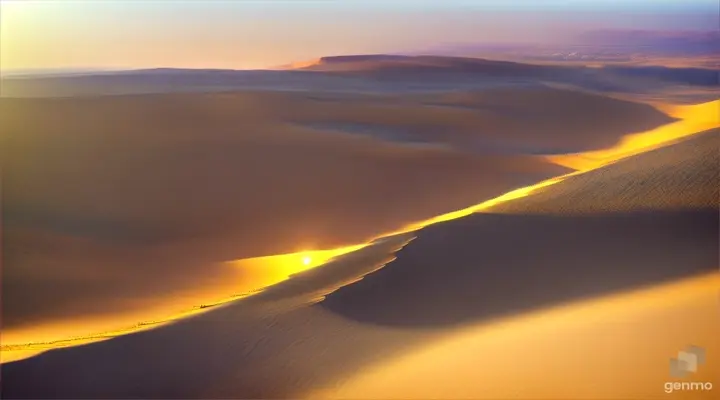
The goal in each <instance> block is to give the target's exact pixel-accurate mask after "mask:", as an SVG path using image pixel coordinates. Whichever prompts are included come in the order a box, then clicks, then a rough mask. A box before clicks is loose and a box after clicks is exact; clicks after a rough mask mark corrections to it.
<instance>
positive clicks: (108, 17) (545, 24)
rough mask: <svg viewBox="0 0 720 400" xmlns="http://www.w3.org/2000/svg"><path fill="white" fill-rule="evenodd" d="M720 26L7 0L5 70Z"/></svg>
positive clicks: (690, 21) (238, 63) (562, 5)
mask: <svg viewBox="0 0 720 400" xmlns="http://www.w3.org/2000/svg"><path fill="white" fill-rule="evenodd" d="M717 26H718V1H717V0H546V1H543V0H255V1H253V0H224V1H219V0H196V1H189V0H186V1H177V0H124V1H119V0H84V1H83V0H73V1H71V0H35V1H33V0H0V69H1V70H4V71H9V70H28V69H33V70H34V69H84V68H155V67H178V68H234V69H244V68H265V67H274V66H279V65H284V64H288V63H292V62H297V61H304V60H310V59H314V58H318V57H322V56H330V55H342V54H367V53H390V52H404V51H417V50H423V49H424V48H436V47H438V46H442V45H446V44H470V43H511V42H540V43H542V42H553V41H559V40H567V39H568V38H572V37H573V35H574V34H576V33H578V32H581V31H586V30H593V29H613V28H618V29H629V28H633V29H675V30H687V29H717Z"/></svg>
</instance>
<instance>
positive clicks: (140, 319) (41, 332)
mask: <svg viewBox="0 0 720 400" xmlns="http://www.w3.org/2000/svg"><path fill="white" fill-rule="evenodd" d="M658 108H660V109H661V111H664V112H666V113H668V114H669V115H671V116H673V117H675V118H678V119H679V120H678V121H676V122H673V123H671V124H668V125H664V126H661V127H659V128H657V129H653V130H650V131H647V132H641V133H636V134H632V135H628V136H626V137H625V138H624V139H623V140H622V141H621V142H620V143H618V144H617V145H616V146H614V147H612V148H610V149H605V150H599V151H593V152H587V153H582V154H571V155H562V156H552V157H548V159H549V160H550V161H552V162H555V163H557V164H560V165H564V166H567V167H570V168H573V169H576V170H577V172H574V173H572V174H569V175H573V174H578V173H583V172H586V171H589V170H591V169H595V168H598V167H600V166H602V165H605V164H608V163H610V162H613V161H616V160H618V159H621V158H625V157H628V156H631V155H634V154H637V153H640V152H643V151H647V150H651V149H654V148H657V147H660V146H662V145H665V144H669V143H672V142H674V141H675V140H677V139H680V138H683V137H685V136H689V135H692V134H694V133H699V132H701V131H704V130H707V129H711V128H715V127H718V126H720V115H718V110H720V101H713V102H709V103H705V104H700V105H693V106H662V107H658ZM567 176H568V175H566V176H563V177H558V178H553V179H550V180H547V181H544V182H540V183H538V184H535V185H532V186H528V187H525V188H520V189H517V190H514V191H511V192H509V193H506V194H504V195H502V196H499V197H497V198H494V199H491V200H489V201H486V202H483V203H481V204H477V205H474V206H471V207H467V208H465V209H462V210H457V211H453V212H449V213H446V214H443V215H439V216H436V217H433V218H430V219H427V220H425V221H421V222H416V223H411V224H408V225H407V226H405V227H402V228H400V229H398V230H397V231H395V232H389V233H384V234H381V235H378V236H376V238H375V239H377V238H381V237H386V236H391V235H395V234H400V233H408V232H413V231H416V230H418V229H421V228H423V227H425V226H428V225H432V224H435V223H439V222H443V221H449V220H452V219H456V218H461V217H464V216H467V215H470V214H472V213H475V212H479V211H482V210H486V209H488V208H490V207H492V206H494V205H496V204H499V203H502V202H506V201H510V200H515V199H519V198H522V197H525V196H528V195H529V194H531V193H532V192H533V191H535V190H537V189H540V188H543V187H546V186H550V185H552V184H555V183H558V182H560V181H562V180H563V179H564V178H565V177H567ZM371 241H372V240H371ZM371 241H368V242H367V243H364V244H358V245H354V246H347V247H342V248H338V249H330V250H316V251H303V252H298V253H291V254H283V255H274V256H267V257H257V258H250V259H241V260H233V261H228V262H227V265H228V266H230V267H232V268H236V269H238V271H240V272H241V275H242V281H243V282H244V284H243V285H241V286H242V287H240V288H237V289H238V290H235V291H234V293H238V292H241V294H235V295H231V294H230V293H233V292H228V290H229V289H227V288H225V289H223V290H220V291H218V290H217V288H206V289H204V292H202V295H200V294H198V295H196V296H195V297H193V299H196V300H197V299H200V298H202V300H198V301H199V304H184V303H183V304H178V302H177V301H176V300H165V304H162V305H158V308H157V309H155V308H153V309H145V310H142V312H134V313H127V315H122V316H119V315H108V316H103V317H92V318H91V317H87V318H83V319H82V320H80V319H77V320H67V321H64V322H62V323H61V324H59V323H56V324H45V325H41V326H40V325H38V326H31V327H27V328H22V329H21V330H3V332H2V333H3V345H2V347H0V351H1V352H2V359H1V362H8V361H12V360H16V359H20V358H25V357H28V356H31V355H33V354H36V353H38V352H41V351H45V350H49V349H53V348H58V347H67V346H74V345H79V344H84V343H89V342H93V341H98V340H104V339H107V338H111V337H114V336H117V335H121V334H126V333H130V332H134V331H138V330H143V329H148V328H153V327H157V326H159V325H162V324H165V323H168V322H171V321H174V320H177V319H179V318H184V317H187V316H189V315H193V314H196V313H199V312H204V311H207V310H208V309H210V308H212V307H214V306H217V305H220V304H223V303H227V302H230V301H235V300H237V299H239V298H242V297H245V296H247V295H251V294H253V293H256V292H258V291H260V290H262V288H264V287H267V286H270V285H274V284H277V283H279V282H282V281H284V280H286V279H288V278H290V277H291V276H292V275H293V274H297V273H300V272H303V271H306V270H309V269H312V268H316V267H318V266H321V265H323V264H325V263H327V262H328V261H329V260H331V259H333V258H335V257H338V256H341V255H343V254H347V253H350V252H353V251H357V250H360V249H362V248H364V247H366V246H368V245H369V243H370V242H371ZM234 289H236V288H234ZM219 292H222V293H219ZM161 301H162V300H161ZM185 301H187V299H185ZM193 306H194V307H193ZM171 309H172V310H173V311H172V312H170V311H168V310H171ZM183 309H184V310H185V311H183ZM130 321H131V323H130ZM119 324H120V325H119Z"/></svg>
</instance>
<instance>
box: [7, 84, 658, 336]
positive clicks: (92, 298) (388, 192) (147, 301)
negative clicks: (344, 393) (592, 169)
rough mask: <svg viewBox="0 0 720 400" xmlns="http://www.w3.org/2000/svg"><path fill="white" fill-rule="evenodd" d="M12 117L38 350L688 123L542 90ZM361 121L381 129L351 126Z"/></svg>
mask: <svg viewBox="0 0 720 400" xmlns="http://www.w3.org/2000/svg"><path fill="white" fill-rule="evenodd" d="M430 101H435V102H440V103H442V104H444V105H447V106H448V107H437V106H434V105H428V104H427V103H428V102H430ZM0 108H1V109H2V113H3V114H2V116H3V118H2V119H1V122H0V127H1V129H2V131H3V132H6V134H5V136H4V137H3V147H2V149H3V150H2V151H3V159H4V162H5V164H6V165H7V170H6V171H7V172H6V173H5V176H4V182H3V186H4V187H3V188H4V210H3V213H4V214H3V218H4V222H5V237H6V242H5V254H6V260H7V262H6V268H5V269H6V272H5V274H4V276H5V277H4V280H3V286H4V295H5V299H6V300H7V301H6V302H5V303H4V310H3V311H4V327H5V328H4V329H5V331H4V332H5V335H6V337H19V338H20V337H26V338H27V337H30V338H32V340H33V341H35V340H40V339H41V340H50V339H52V340H56V339H61V338H64V337H68V336H75V335H86V334H88V333H89V331H90V330H95V331H97V330H100V331H104V330H115V329H120V328H123V327H125V326H127V325H128V324H129V323H135V322H139V321H144V320H146V319H148V318H150V317H151V316H152V315H157V314H158V313H160V314H162V315H167V314H168V313H170V311H172V313H174V312H176V311H178V310H181V309H185V308H187V307H188V306H190V305H191V304H193V303H194V304H195V305H197V303H198V302H199V301H198V299H202V298H205V299H207V297H208V296H209V297H210V299H216V298H218V297H219V298H224V297H229V296H231V295H235V294H238V293H242V292H244V291H246V290H251V289H253V288H257V287H260V286H263V285H264V284H265V283H266V282H268V280H267V279H265V278H262V277H259V276H256V277H255V278H253V279H252V280H251V281H248V278H247V276H248V275H247V274H248V273H247V271H245V270H243V269H238V268H228V267H227V265H226V264H225V262H226V261H231V260H238V259H247V258H253V257H262V256H269V255H276V254H287V253H295V252H302V251H309V250H316V249H332V248H335V247H342V246H347V245H354V244H357V243H365V242H366V241H367V240H368V239H371V238H373V237H376V236H377V235H379V234H381V233H383V232H391V231H394V230H396V229H398V228H399V227H402V226H405V225H407V224H408V223H411V222H416V221H421V220H424V219H426V218H429V217H432V216H434V215H439V214H443V213H445V212H448V211H452V210H456V209H459V208H463V207H466V206H467V205H469V204H477V203H480V202H482V201H484V200H488V199H491V198H493V197H496V196H498V195H500V194H502V193H504V192H507V191H509V190H511V189H514V188H517V187H522V186H525V185H528V184H531V183H534V182H537V181H540V180H543V179H546V178H549V177H552V176H557V175H560V174H562V173H564V172H566V171H567V169H565V168H564V167H560V166H557V165H553V163H552V162H550V161H549V160H547V159H545V158H542V157H539V156H535V155H534V154H536V153H543V149H555V150H558V149H567V151H573V152H575V151H584V150H588V149H594V148H597V147H598V146H605V145H611V144H613V143H614V142H616V141H618V140H619V139H620V138H621V137H622V136H623V135H626V134H628V133H630V132H634V131H637V130H644V129H650V128H653V127H655V126H658V125H661V124H664V123H667V122H669V121H672V119H671V118H669V117H667V116H666V115H664V114H662V113H660V112H658V111H657V110H655V109H653V108H652V107H649V106H646V105H642V104H636V103H632V102H627V101H619V100H614V99H609V98H604V97H601V96H597V95H591V94H584V93H578V92H573V91H568V90H558V89H550V88H546V87H543V86H537V87H535V88H533V89H510V88H507V89H502V90H500V89H498V90H491V91H488V92H473V91H468V92H464V93H455V94H447V95H443V96H436V97H434V98H430V97H428V96H421V95H418V96H401V95H392V96H372V95H354V96H347V95H343V96H338V95H328V94H322V93H273V92H241V93H223V94H165V95H142V96H109V97H98V98H67V99H2V107H0ZM528 109H534V110H535V111H532V113H534V114H532V115H528V116H527V118H523V119H518V118H516V117H515V116H516V115H518V113H522V112H523V111H522V110H528ZM599 110H602V112H599ZM330 118H332V119H330ZM328 122H332V123H333V124H334V125H332V126H330V127H328V126H327V125H323V124H326V123H328ZM588 124H589V126H591V127H592V128H586V127H587V126H588ZM358 125H359V126H369V127H370V128H369V130H368V131H367V132H369V133H367V132H363V133H362V134H356V133H355V132H354V131H352V130H351V129H348V127H349V126H358ZM383 129H385V130H389V131H391V132H395V131H402V132H407V133H408V134H409V135H411V136H418V137H421V138H423V137H424V138H426V139H427V140H430V141H431V143H435V144H451V145H453V146H454V147H452V148H453V149H455V150H447V149H443V148H433V147H430V148H416V147H412V146H408V145H407V140H405V139H404V138H403V140H399V141H394V142H393V141H388V140H385V139H386V138H379V137H378V136H376V134H377V132H378V131H380V132H382V131H383ZM520 143H523V146H520ZM457 150H462V152H458V151H457ZM99 266H102V268H99ZM302 267H303V265H302V264H300V263H299V264H298V265H297V268H302ZM128 271H132V273H131V274H130V273H128ZM272 276H274V275H272ZM161 299H171V300H172V301H171V302H170V303H168V304H166V303H164V302H159V301H160V300H161ZM180 299H182V300H180ZM158 302H159V303H158ZM138 312H140V314H138ZM100 317H102V318H100ZM99 319H103V320H104V321H106V322H102V323H100V322H98V321H99ZM89 320H92V321H95V322H93V323H90V322H88V321H89ZM83 321H84V322H83ZM98 324H99V325H98ZM108 324H109V325H108ZM45 325H47V326H46V327H45V328H42V329H40V328H38V330H37V332H36V333H33V334H31V335H29V333H28V331H26V328H27V329H30V328H32V327H37V326H45ZM51 327H52V328H51ZM15 329H19V330H20V331H17V332H15V333H13V332H12V331H10V332H9V331H8V330H15ZM50 332H55V333H56V336H55V337H48V336H47V335H48V334H49V333H50ZM71 333H72V335H71ZM28 335H29V336H28ZM18 340H21V339H18ZM21 341H22V340H21Z"/></svg>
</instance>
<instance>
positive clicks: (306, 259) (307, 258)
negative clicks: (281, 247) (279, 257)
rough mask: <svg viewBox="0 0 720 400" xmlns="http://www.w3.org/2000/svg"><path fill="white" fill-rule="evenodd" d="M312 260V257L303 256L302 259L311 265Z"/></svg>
mask: <svg viewBox="0 0 720 400" xmlns="http://www.w3.org/2000/svg"><path fill="white" fill-rule="evenodd" d="M311 261H312V259H311V258H310V257H303V259H302V263H303V264H305V265H310V262H311Z"/></svg>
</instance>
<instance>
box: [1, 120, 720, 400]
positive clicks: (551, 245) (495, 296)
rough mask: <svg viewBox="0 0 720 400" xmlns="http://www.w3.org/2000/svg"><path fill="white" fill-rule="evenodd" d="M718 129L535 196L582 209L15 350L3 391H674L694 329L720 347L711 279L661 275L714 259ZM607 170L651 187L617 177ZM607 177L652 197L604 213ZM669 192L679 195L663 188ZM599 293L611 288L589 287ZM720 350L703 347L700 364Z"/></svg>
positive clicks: (435, 229)
mask: <svg viewBox="0 0 720 400" xmlns="http://www.w3.org/2000/svg"><path fill="white" fill-rule="evenodd" d="M716 137H717V131H713V132H709V133H706V134H704V135H699V136H696V137H691V138H689V139H687V140H686V141H684V142H682V143H680V144H676V145H673V146H670V147H667V148H664V149H661V150H658V151H655V152H652V153H648V154H647V155H646V157H647V158H646V159H644V161H643V159H642V158H640V157H644V156H643V155H641V156H635V157H632V158H628V159H626V160H623V161H620V162H617V163H615V164H612V165H609V166H606V167H604V168H603V169H601V170H598V171H595V172H593V173H594V174H595V175H594V177H593V176H590V175H588V176H589V177H587V176H586V177H583V176H582V175H580V176H579V177H578V179H580V180H579V181H576V182H575V183H573V181H572V180H571V179H570V178H569V179H567V180H566V181H564V182H560V183H558V184H555V185H553V186H550V187H548V188H547V189H546V191H545V192H542V193H540V194H539V195H538V196H551V193H552V192H553V191H558V192H559V193H562V192H563V191H564V190H568V189H567V188H568V187H573V186H574V185H577V186H575V187H576V190H583V191H584V193H585V197H584V198H583V199H587V200H583V201H579V200H578V201H576V202H574V203H573V204H574V209H573V210H574V212H573V213H560V215H557V213H548V212H543V213H541V214H540V215H538V212H539V211H533V207H532V204H533V201H534V200H532V196H531V197H528V198H526V199H519V200H516V202H517V207H516V208H515V209H514V210H512V211H511V210H510V209H504V210H500V209H498V210H497V214H484V215H483V214H477V215H473V216H470V217H467V218H464V219H459V220H456V221H450V222H447V223H443V224H438V225H434V226H430V227H427V228H425V229H423V230H421V231H419V232H418V233H417V239H415V240H414V241H412V242H410V243H409V244H407V245H406V246H405V247H404V248H403V249H402V250H400V251H399V252H397V253H396V254H397V260H395V261H394V262H393V263H391V264H389V265H388V266H386V267H385V268H382V269H380V270H377V268H378V267H379V266H380V265H382V264H383V263H384V262H386V261H388V260H389V259H390V258H391V255H390V254H391V253H392V252H394V251H395V250H396V249H397V248H398V247H400V246H402V245H403V244H404V243H406V242H407V240H409V237H408V236H402V237H397V238H392V239H388V241H381V242H379V243H378V244H377V245H376V246H373V247H370V248H367V249H364V250H362V251H360V252H358V253H351V254H348V255H346V256H344V257H342V258H340V259H338V260H337V261H336V262H333V263H330V264H327V265H326V266H324V267H322V268H318V269H315V270H312V271H309V272H308V273H306V274H303V275H302V276H301V277H299V278H295V279H291V280H289V281H286V282H285V283H282V284H280V285H277V286H275V287H273V288H271V289H270V290H268V291H267V292H266V293H264V294H261V295H259V296H253V297H250V298H247V299H245V300H240V301H237V302H235V303H232V304H229V305H227V306H225V307H222V308H219V309H217V310H211V311H209V312H208V313H206V314H203V315H200V316H197V317H194V318H190V319H187V320H182V321H178V322H177V323H175V324H172V325H169V326H164V327H160V328H158V329H155V330H151V331H147V332H140V333H136V334H131V335H127V336H121V337H117V338H114V339H111V340H108V341H106V342H102V343H96V344H90V345H86V346H79V347H74V348H68V349H62V350H55V351H51V352H48V353H47V354H43V355H40V356H38V357H35V358H32V359H28V360H24V361H19V362H15V363H9V364H5V365H3V366H2V372H3V388H2V390H3V393H2V394H3V397H4V398H44V397H59V398H71V397H72V398H89V397H94V398H99V397H103V398H107V397H164V398H167V397H173V398H186V397H188V398H189V397H192V398H197V397H205V398H207V397H213V398H228V397H234V398H237V397H245V398H292V397H298V396H303V395H306V396H308V397H312V398H314V397H317V396H320V395H323V396H327V397H329V398H334V397H344V398H426V397H427V396H428V394H430V395H431V396H432V397H433V398H440V397H447V398H482V397H492V398H508V397H516V398H526V397H536V398H578V397H585V398H589V397H592V396H593V394H595V395H597V394H598V393H599V394H601V395H602V397H605V398H628V397H638V398H660V397H664V396H667V394H666V393H664V392H663V382H664V381H665V380H668V379H669V377H668V376H667V368H668V364H667V363H668V359H669V358H670V357H672V356H674V355H675V354H676V352H677V351H679V350H681V349H682V347H684V346H686V345H688V344H696V345H701V346H704V347H706V348H707V350H708V354H716V352H717V351H719V350H720V349H718V348H717V347H713V346H715V345H714V344H713V343H714V341H713V338H715V337H717V335H718V330H719V329H720V326H719V325H718V321H717V319H716V318H714V317H715V316H716V314H714V313H715V312H716V311H717V309H716V308H715V307H716V306H717V293H716V288H717V283H718V279H720V278H719V277H717V276H711V277H704V278H698V279H697V280H691V281H688V282H683V283H678V284H677V285H676V286H673V285H670V286H663V287H657V288H655V287H654V286H652V285H659V284H661V283H664V282H667V281H669V280H677V279H679V278H681V277H688V276H695V275H697V274H699V273H712V272H713V271H716V269H717V265H718V263H717V254H718V253H717V250H718V249H717V244H718V231H717V220H716V219H715V218H714V217H716V216H717V208H716V207H715V206H713V207H706V206H704V204H706V203H705V202H704V200H703V201H697V199H705V198H707V193H709V192H708V186H707V185H711V184H713V182H712V173H710V175H707V174H697V173H695V172H697V171H696V169H695V168H696V166H697V165H713V163H714V161H715V160H716V159H715V157H716V155H713V153H711V152H704V151H700V152H696V151H695V150H693V149H702V148H705V146H704V145H702V144H707V143H708V141H709V142H713V141H714V140H716V139H713V138H716ZM708 138H710V139H708ZM696 156H700V157H702V159H701V160H700V162H695V161H692V162H690V161H688V162H683V163H675V162H676V161H677V160H693V159H694V157H696ZM646 163H649V164H646ZM648 165H650V166H652V165H673V166H674V167H673V168H654V169H652V170H648V169H646V166H648ZM685 168H690V170H691V171H685ZM690 172H693V173H690ZM615 174H620V175H623V176H626V177H627V178H628V179H632V177H636V178H637V179H636V181H637V182H642V181H643V180H645V181H648V182H653V185H652V186H650V185H640V184H638V185H633V186H632V188H631V189H632V190H628V189H627V188H625V189H623V188H624V187H625V186H623V185H624V184H623V181H622V180H619V179H611V178H612V177H614V176H616V175H615ZM708 176H710V178H709V177H708ZM693 179H698V182H697V183H690V182H688V181H691V180H693ZM681 182H682V183H683V185H682V186H680V185H678V184H679V183H681ZM615 183H617V184H618V186H616V185H615ZM714 186H715V187H717V185H716V184H715V185H714ZM711 190H712V189H711ZM604 192H608V193H617V192H621V193H623V196H622V197H621V199H624V203H629V204H633V203H638V202H640V201H641V199H647V200H648V201H649V202H650V203H651V204H655V205H657V206H655V207H653V209H651V210H638V208H637V207H622V206H621V205H619V204H614V205H612V208H609V207H607V208H604V209H603V210H602V211H598V209H597V207H594V206H593V204H594V202H593V201H592V198H593V197H598V198H602V196H603V195H604V194H603V193H604ZM662 196H667V198H670V199H675V200H673V201H672V202H670V203H666V202H663V201H661V200H659V199H658V200H655V199H654V198H655V197H662ZM556 201H559V200H556ZM526 202H527V203H526ZM523 204H526V206H523ZM677 205H681V206H683V207H676V206H677ZM523 207H526V208H523ZM563 208H565V207H564V206H563V207H562V208H561V209H563ZM537 210H540V211H541V210H542V208H538V209H537ZM501 211H502V213H501ZM373 271H375V272H373ZM368 273H369V275H367V276H365V278H364V279H362V280H360V281H357V280H358V279H359V278H360V277H361V276H363V275H365V274H368ZM354 281H356V282H355V283H353V284H351V285H349V286H345V287H342V288H340V289H339V290H336V289H337V287H338V286H341V285H343V284H347V283H350V282H354ZM648 285H650V287H649V289H648V291H646V292H641V293H639V294H637V293H636V294H633V293H627V292H628V291H631V290H633V289H636V288H639V287H647V286H648ZM333 291H334V292H333ZM615 292H621V293H620V294H618V295H614V294H613V293H615ZM328 293H331V294H329V295H328ZM601 294H607V295H608V296H610V297H607V298H604V299H599V300H595V299H589V297H593V298H594V297H596V296H600V295H601ZM323 295H327V298H326V299H325V300H323V301H321V302H320V303H317V304H314V305H307V304H312V303H313V302H314V301H318V300H321V299H322V297H320V296H323ZM313 299H314V301H313ZM548 307H561V308H560V309H558V310H559V311H558V310H556V311H546V310H545V309H546V308H548ZM529 312H532V313H530V314H528V313H529ZM498 317H508V318H511V319H510V320H505V322H502V321H497V320H496V318H498ZM516 318H517V319H516ZM513 321H515V322H513ZM474 329H479V330H480V331H477V330H474ZM478 332H480V333H478ZM650 336H651V337H652V338H651V340H650V339H649V337H650ZM447 346H450V348H448V347H447ZM402 354H405V355H402ZM484 356H487V358H486V357H484ZM712 357H715V356H712ZM543 359H545V360H548V361H545V362H542V361H541V360H543ZM713 360H715V361H713ZM623 365H627V368H623V367H621V366H623ZM718 365H720V364H718V363H717V360H716V358H713V359H710V360H709V361H708V363H707V366H706V368H705V369H703V370H702V372H701V374H699V375H697V379H698V380H707V379H709V377H710V376H712V375H713V374H714V373H717V371H718V370H717V368H718ZM563 379H565V380H563ZM29 382H32V383H31V384H29ZM483 382H485V383H483ZM512 382H514V383H512ZM517 382H526V385H524V386H519V385H517ZM563 382H564V383H563ZM522 388H525V389H522ZM690 394H693V393H690ZM694 394H695V395H699V396H705V398H709V397H707V395H708V394H707V393H694ZM675 395H676V396H678V397H682V396H683V395H688V393H676V394H675ZM696 397H697V396H696ZM700 398H702V397H700Z"/></svg>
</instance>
